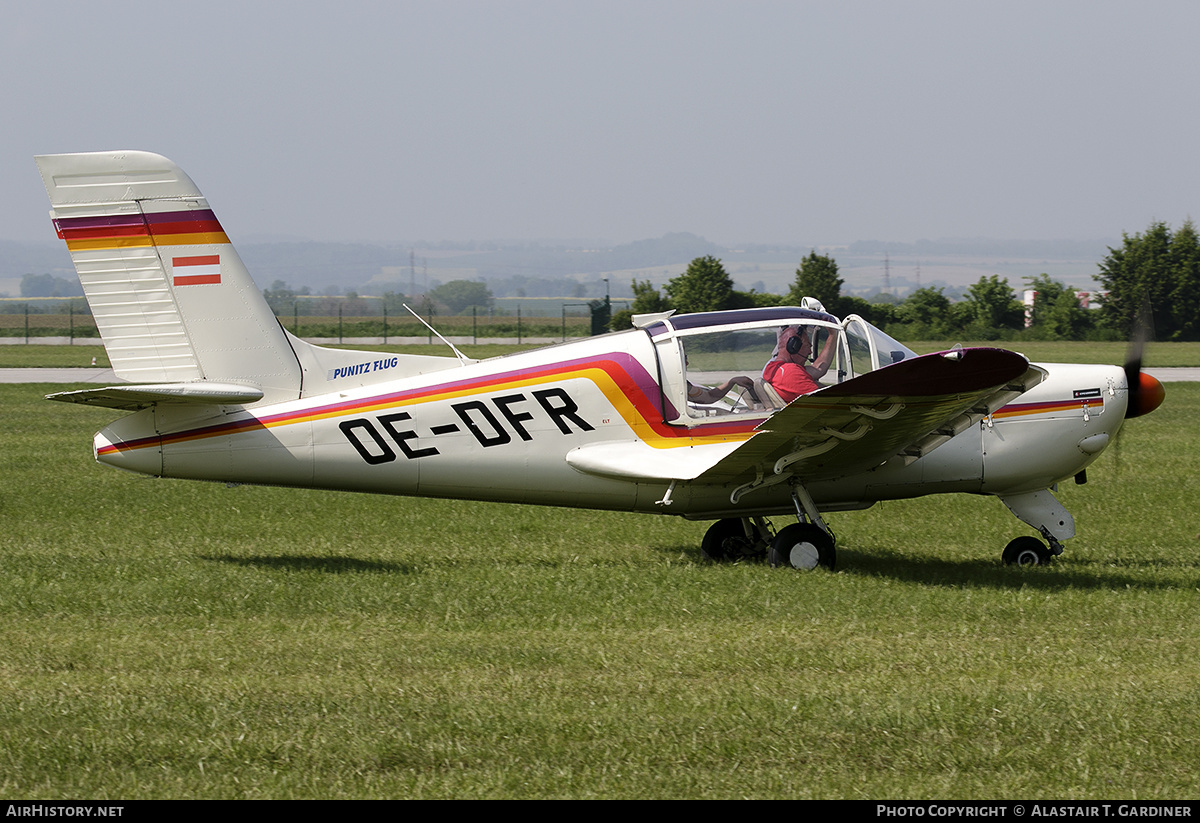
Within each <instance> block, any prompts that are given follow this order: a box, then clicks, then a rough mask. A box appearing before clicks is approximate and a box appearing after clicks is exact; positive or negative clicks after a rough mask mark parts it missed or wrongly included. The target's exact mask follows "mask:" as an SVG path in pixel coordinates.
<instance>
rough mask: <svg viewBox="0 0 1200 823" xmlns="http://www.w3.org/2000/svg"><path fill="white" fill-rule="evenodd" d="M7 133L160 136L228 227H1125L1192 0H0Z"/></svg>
mask: <svg viewBox="0 0 1200 823" xmlns="http://www.w3.org/2000/svg"><path fill="white" fill-rule="evenodd" d="M0 21H2V22H0V67H2V72H3V75H2V78H0V117H2V122H3V124H4V125H3V127H2V128H0V209H2V210H3V211H2V216H3V226H4V228H3V230H2V231H0V238H5V239H10V240H47V239H52V238H53V231H52V228H51V226H50V224H49V221H48V219H47V217H46V212H47V209H48V203H47V200H46V196H45V191H44V190H43V189H42V186H41V180H40V178H39V177H38V174H37V170H36V167H35V165H34V163H33V155H35V154H41V153H54V152H67V151H94V150H104V149H145V150H149V151H155V152H159V153H161V154H165V155H167V156H168V157H170V158H172V159H173V160H175V161H176V162H177V163H179V164H180V165H181V166H182V167H183V168H184V169H185V170H186V171H187V172H188V173H189V175H190V176H191V177H192V178H193V179H194V180H195V181H196V183H197V184H198V185H199V186H200V188H201V190H202V191H204V193H205V194H206V196H207V197H208V199H209V202H210V203H211V204H212V205H213V207H214V208H215V209H216V211H217V214H218V216H219V218H220V219H221V222H222V223H223V224H224V226H225V229H226V230H227V232H228V233H229V234H230V235H231V236H232V237H233V238H234V239H235V241H236V240H237V239H238V238H245V239H254V238H255V237H260V236H262V235H287V236H290V237H296V238H304V239H312V240H331V241H343V240H369V241H375V242H389V241H394V242H402V241H410V240H418V239H424V240H430V241H436V240H443V239H453V240H470V239H475V240H483V239H494V238H509V239H550V238H597V239H605V240H608V241H611V242H617V243H620V242H628V241H631V240H636V239H642V238H649V237H658V236H660V235H662V234H664V233H667V232H674V231H687V232H693V233H695V234H699V235H703V236H704V237H707V238H708V239H709V240H713V241H716V242H719V243H725V244H735V243H750V242H783V243H804V244H817V245H825V244H836V243H843V242H850V241H853V240H866V239H877V240H895V241H914V240H918V239H921V238H929V239H935V238H948V237H990V238H999V239H1079V240H1093V239H1102V240H1109V239H1119V237H1120V234H1121V232H1122V231H1128V232H1138V231H1142V230H1144V229H1145V228H1146V227H1147V226H1148V225H1149V224H1150V222H1151V221H1153V220H1164V221H1166V222H1168V223H1170V224H1172V225H1178V224H1179V223H1181V222H1182V221H1183V220H1184V219H1186V218H1187V217H1189V216H1196V217H1197V218H1200V208H1197V201H1198V199H1200V157H1198V146H1200V139H1198V138H1200V49H1198V48H1197V46H1196V36H1197V33H1198V32H1200V3H1197V2H1195V0H1186V1H1183V0H1179V1H1176V0H1171V1H1170V2H1158V1H1156V0H1144V1H1143V2H1132V1H1131V2H1108V1H1106V0H1059V1H1058V2H1055V0H1039V2H1014V0H1004V2H972V1H971V0H946V1H945V2H941V1H940V0H939V1H937V2H933V1H930V2H913V1H912V0H905V1H904V2H899V1H897V0H888V1H887V2H883V1H882V0H877V1H874V2H853V1H852V0H838V1H837V2H806V0H792V1H791V2H753V0H749V1H748V0H737V2H699V0H662V1H661V2H655V0H637V2H626V1H625V0H598V1H597V2H592V0H558V1H557V2H522V1H521V0H503V1H502V2H501V1H499V0H498V1H496V2H480V1H479V0H438V1H437V2H424V1H418V0H414V1H413V2H399V1H396V2H376V3H367V2H355V0H342V2H337V3H330V2H328V0H321V2H314V1H313V0H290V1H289V2H271V3H268V2H254V0H238V2H220V0H216V1H214V0H208V2H204V3H186V4H185V3H173V2H163V0H155V2H119V1H116V2H110V3H95V2H86V3H83V2H66V3H56V2H37V3H34V2H15V1H14V2H3V5H0Z"/></svg>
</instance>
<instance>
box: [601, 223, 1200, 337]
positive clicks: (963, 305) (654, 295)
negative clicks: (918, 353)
mask: <svg viewBox="0 0 1200 823" xmlns="http://www.w3.org/2000/svg"><path fill="white" fill-rule="evenodd" d="M1024 280H1025V289H1028V290H1032V291H1034V292H1035V293H1036V294H1035V296H1034V301H1033V306H1032V309H1031V312H1030V316H1029V318H1028V322H1027V319H1026V309H1025V306H1024V304H1023V303H1022V302H1021V301H1020V300H1019V299H1018V297H1017V294H1016V293H1015V292H1014V290H1013V288H1012V287H1011V286H1010V285H1009V282H1008V280H1007V279H1005V278H1001V277H1000V276H999V275H995V274H993V275H990V276H986V277H981V278H980V279H979V280H978V281H977V282H976V283H974V284H973V285H971V286H970V288H968V289H967V292H966V294H965V295H964V299H962V300H960V301H957V302H955V301H951V300H950V298H949V297H947V296H946V295H945V294H943V290H942V289H941V288H932V287H926V288H923V289H917V290H916V291H915V292H913V293H912V294H910V295H909V296H908V297H907V298H906V299H905V300H903V301H902V302H899V303H882V302H875V303H870V302H868V301H866V300H864V299H863V298H861V297H854V296H851V295H843V294H842V286H843V285H844V281H843V280H842V278H841V277H840V276H838V266H837V262H836V261H835V260H834V259H833V258H832V257H830V256H828V255H823V254H817V252H816V251H815V250H814V251H812V252H811V253H810V254H809V255H808V256H807V257H805V258H804V259H802V260H801V261H800V265H799V267H798V268H797V269H796V277H795V279H794V280H793V282H792V285H791V288H790V289H789V290H788V292H787V293H786V294H782V295H775V294H760V293H757V292H753V291H751V292H741V291H738V290H737V289H736V288H734V283H733V279H732V278H731V277H730V276H729V274H728V272H726V270H725V267H724V266H723V265H722V263H721V261H720V260H719V259H717V258H716V257H713V256H711V255H710V256H706V257H698V258H696V259H695V260H693V261H692V262H691V263H690V264H689V265H688V267H687V269H686V271H684V272H683V273H682V274H680V275H679V276H678V277H675V278H672V279H671V280H669V281H668V282H667V283H666V284H665V285H664V287H663V291H664V292H665V294H660V293H659V292H658V290H657V289H655V288H654V287H653V285H652V284H651V283H649V282H648V281H647V282H639V281H637V280H634V281H633V293H634V300H633V305H632V307H631V309H630V310H628V311H622V312H617V313H616V314H614V315H613V320H612V328H614V329H622V328H629V325H630V318H631V316H632V315H634V314H642V313H649V312H658V311H666V310H667V309H675V310H676V311H678V312H680V313H682V314H686V313H690V312H701V311H721V310H726V309H738V308H750V307H754V306H778V305H782V306H789V305H790V306H798V305H800V301H801V299H802V298H804V297H814V298H816V299H817V300H820V301H821V303H822V305H824V306H825V309H826V311H828V312H829V313H831V314H834V315H837V316H839V317H845V316H846V315H849V314H857V315H859V316H861V317H863V318H865V319H866V320H868V321H870V322H872V323H874V324H875V325H877V326H879V327H880V328H883V329H884V330H885V331H887V332H888V333H889V334H892V335H893V336H895V337H897V338H900V339H907V340H923V339H925V340H928V339H932V340H937V339H946V338H961V339H970V340H997V339H1014V338H1017V337H1024V338H1026V339H1045V340H1123V339H1128V338H1129V337H1130V336H1131V334H1132V333H1133V330H1134V327H1135V325H1136V324H1137V323H1138V317H1139V314H1140V312H1141V310H1142V307H1143V306H1144V305H1147V304H1148V305H1149V306H1150V308H1151V315H1152V323H1153V329H1151V330H1150V332H1151V334H1152V336H1154V337H1155V338H1156V339H1159V340H1200V236H1198V234H1197V232H1196V229H1195V227H1194V226H1193V224H1192V222H1191V220H1188V221H1186V222H1184V224H1183V226H1182V227H1181V228H1180V229H1179V230H1178V231H1172V230H1171V228H1170V227H1169V226H1167V225H1166V224H1165V223H1160V222H1156V223H1153V224H1152V225H1151V226H1150V228H1149V229H1148V230H1147V231H1146V232H1145V233H1143V234H1134V235H1128V234H1127V235H1125V236H1124V240H1123V243H1122V245H1121V246H1120V247H1119V248H1110V249H1109V254H1108V256H1107V257H1106V258H1105V259H1104V260H1103V261H1102V262H1101V263H1100V273H1099V275H1098V280H1099V281H1100V284H1101V287H1102V290H1103V291H1105V292H1107V296H1106V297H1105V298H1104V300H1103V303H1102V308H1101V310H1099V311H1095V310H1091V309H1087V308H1084V307H1083V306H1082V305H1081V304H1080V301H1079V299H1078V297H1077V295H1076V289H1075V288H1074V287H1073V286H1069V285H1064V284H1063V283H1060V282H1058V281H1055V280H1052V279H1051V278H1050V276H1049V275H1047V274H1045V273H1043V274H1039V275H1037V276H1036V277H1026V278H1024Z"/></svg>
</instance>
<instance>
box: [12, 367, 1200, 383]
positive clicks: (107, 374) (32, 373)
mask: <svg viewBox="0 0 1200 823" xmlns="http://www.w3.org/2000/svg"><path fill="white" fill-rule="evenodd" d="M1146 373H1147V374H1150V375H1153V376H1154V377H1157V378H1158V379H1159V380H1161V381H1162V382H1164V383H1195V382H1197V381H1200V368H1169V369H1146ZM121 382H124V381H121V380H118V379H117V378H116V376H115V375H114V374H113V370H112V369H93V368H83V369H0V383H99V384H101V385H109V384H111V383H121Z"/></svg>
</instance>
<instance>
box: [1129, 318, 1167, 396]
mask: <svg viewBox="0 0 1200 823" xmlns="http://www.w3.org/2000/svg"><path fill="white" fill-rule="evenodd" d="M1150 322H1151V315H1150V303H1149V301H1146V302H1144V303H1142V308H1141V311H1139V312H1138V316H1137V320H1136V321H1135V323H1134V327H1133V334H1132V335H1131V337H1130V340H1129V350H1128V351H1127V352H1126V354H1125V385H1126V386H1128V387H1129V402H1128V404H1127V405H1126V407H1125V419H1127V420H1128V419H1129V418H1131V417H1141V416H1142V415H1143V414H1149V413H1150V412H1152V411H1154V410H1155V409H1157V408H1158V407H1159V406H1161V405H1162V402H1163V398H1165V397H1166V391H1165V390H1164V389H1163V385H1162V383H1160V382H1158V380H1157V379H1155V378H1154V377H1151V376H1150V375H1148V374H1146V373H1145V372H1144V371H1142V351H1143V350H1144V349H1145V348H1146V339H1147V338H1148V337H1149V336H1150Z"/></svg>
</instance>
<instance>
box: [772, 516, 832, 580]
mask: <svg viewBox="0 0 1200 823" xmlns="http://www.w3.org/2000/svg"><path fill="white" fill-rule="evenodd" d="M768 556H769V558H770V561H771V565H772V566H775V567H776V568H779V567H781V566H782V567H787V568H792V569H800V570H802V571H807V570H809V569H815V568H816V567H817V566H824V567H825V568H827V569H829V570H830V571H833V567H834V565H835V564H836V563H837V551H836V550H835V549H834V546H833V538H832V537H830V536H829V532H827V531H825V530H824V529H822V528H820V527H819V526H814V525H813V524H811V523H794V524H792V525H791V526H788V527H786V528H784V529H781V530H780V532H779V534H777V535H775V539H774V540H772V541H771V551H770V553H769V555H768Z"/></svg>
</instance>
